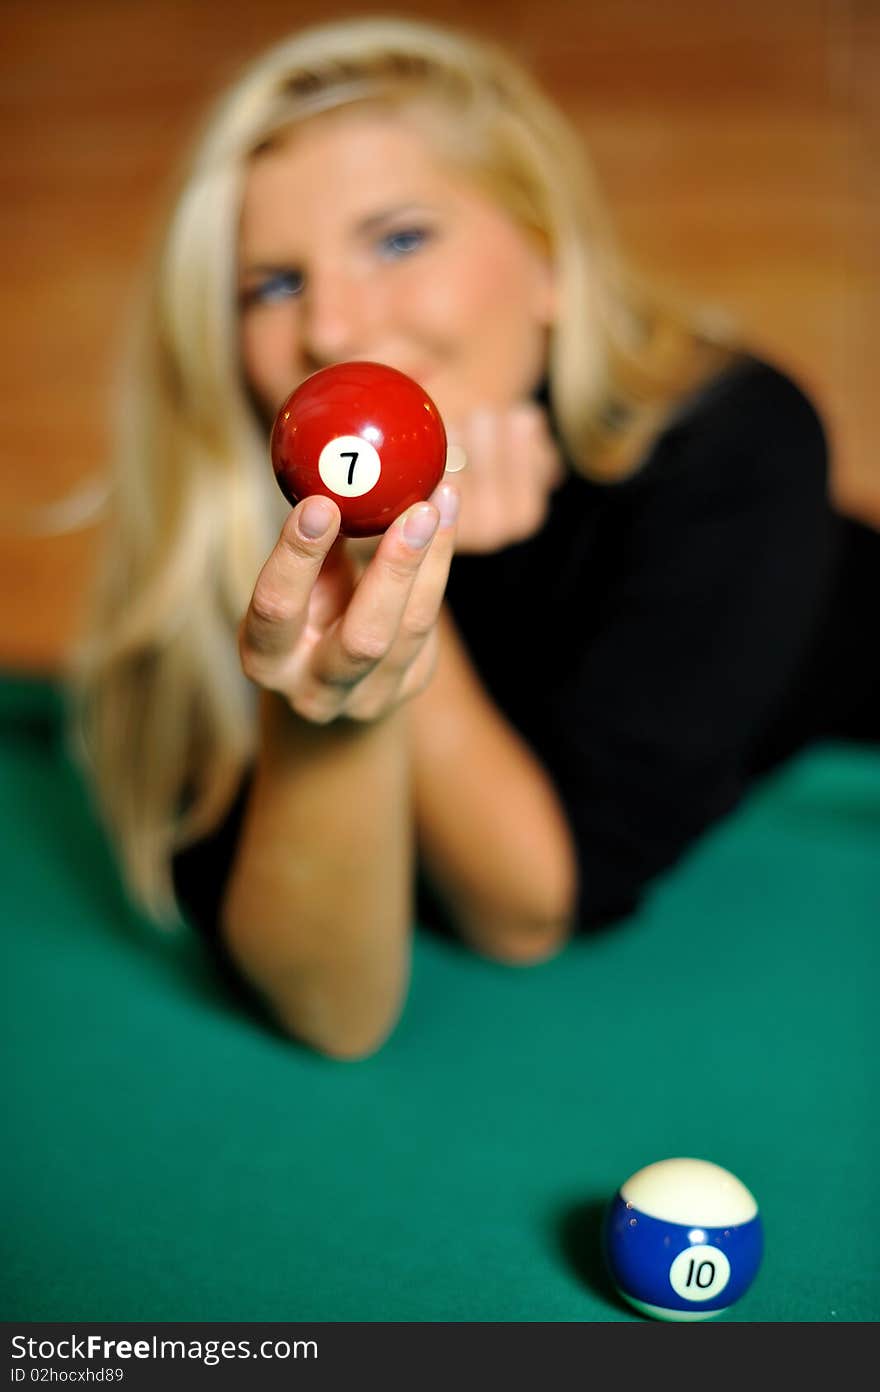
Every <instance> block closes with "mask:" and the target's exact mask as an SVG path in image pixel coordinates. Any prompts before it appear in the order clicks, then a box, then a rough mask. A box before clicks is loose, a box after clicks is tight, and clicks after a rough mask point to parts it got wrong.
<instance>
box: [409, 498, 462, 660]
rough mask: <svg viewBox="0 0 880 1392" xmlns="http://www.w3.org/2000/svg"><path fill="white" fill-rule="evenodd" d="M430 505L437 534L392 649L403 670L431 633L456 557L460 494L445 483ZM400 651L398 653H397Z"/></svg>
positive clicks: (416, 580)
mask: <svg viewBox="0 0 880 1392" xmlns="http://www.w3.org/2000/svg"><path fill="white" fill-rule="evenodd" d="M430 501H431V502H432V503H433V504H434V506H435V507H436V508H437V510H438V512H439V514H440V523H439V526H438V528H437V534H436V536H435V537H434V540H433V541H432V543H431V546H430V549H429V551H428V554H427V556H426V557H425V559H424V561H423V563H422V565H421V566H420V567H419V570H418V574H417V575H416V578H415V580H414V582H413V587H412V590H411V591H410V596H409V600H408V601H407V606H406V611H405V613H404V616H403V619H402V621H401V634H402V636H403V637H404V638H405V640H406V642H405V646H403V647H401V643H400V639H398V643H397V645H396V647H395V657H396V658H397V660H398V661H399V662H400V663H401V665H402V666H406V665H408V663H409V662H411V661H412V658H413V654H414V651H415V650H416V649H417V648H418V647H419V646H420V645H421V644H422V643H424V641H425V638H426V637H427V635H428V634H429V633H430V631H431V630H432V629H433V627H434V625H435V624H436V622H437V616H438V614H439V613H440V607H441V605H442V603H443V595H444V592H445V590H446V582H447V580H448V579H449V567H450V565H451V564H452V557H453V556H454V554H455V534H456V524H457V521H458V512H459V507H460V504H461V494H460V492H459V490H458V488H457V486H456V485H455V484H453V483H450V482H449V481H448V480H446V481H444V482H442V483H440V484H439V486H438V487H437V488H436V489H435V490H434V492H433V493H432V494H431V498H430ZM398 649H400V651H398Z"/></svg>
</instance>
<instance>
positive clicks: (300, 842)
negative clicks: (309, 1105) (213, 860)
mask: <svg viewBox="0 0 880 1392" xmlns="http://www.w3.org/2000/svg"><path fill="white" fill-rule="evenodd" d="M260 699H261V707H260V753H259V757H258V761H257V767H256V772H255V777H254V782H253V787H252V790H251V793H250V797H249V801H248V806H247V810H246V813H245V818H244V824H243V827H242V833H241V838H240V841H239V847H238V851H237V854H236V858H235V863H234V866H233V869H232V874H231V876H230V881H229V885H228V888H227V893H226V897H225V900H224V904H223V914H222V933H223V936H224V939H225V942H226V945H227V947H228V949H229V952H230V954H231V955H232V957H233V958H234V960H235V961H236V962H237V963H238V965H239V967H240V969H241V970H242V972H243V973H244V975H245V976H246V978H247V979H248V980H249V981H250V982H251V983H252V984H253V985H254V986H255V987H256V988H257V990H258V991H259V992H260V993H261V994H262V995H263V996H264V997H265V998H266V999H267V1001H268V1003H269V1005H270V1007H271V1009H272V1011H273V1014H274V1015H275V1016H276V1017H277V1019H278V1021H279V1023H280V1024H281V1025H282V1027H283V1028H285V1029H286V1030H287V1031H288V1032H289V1033H291V1034H294V1035H296V1036H297V1037H298V1038H301V1039H303V1040H304V1042H306V1043H308V1044H310V1045H312V1047H314V1048H317V1049H319V1050H321V1051H322V1052H324V1053H327V1054H330V1055H333V1056H335V1057H339V1058H354V1057H359V1056H363V1055H364V1054H367V1053H370V1052H372V1051H373V1050H375V1049H376V1048H378V1047H379V1045H380V1044H381V1043H382V1042H383V1040H384V1039H385V1037H386V1036H387V1035H388V1034H389V1032H390V1031H391V1029H392V1028H393V1026H394V1024H395V1023H396V1021H397V1018H398V1015H399V1013H400V1010H401V1008H402V1005H403V1002H404V999H405V995H406V989H407V983H408V979H409V955H410V925H411V921H412V903H411V898H412V875H413V871H412V859H413V848H412V835H411V815H412V814H411V806H410V787H409V767H408V751H407V746H406V730H405V723H404V721H405V717H404V713H403V710H402V709H398V710H396V711H392V712H391V713H390V714H389V715H387V716H385V717H384V718H383V719H381V720H377V721H375V722H365V723H355V722H347V721H338V720H337V721H334V722H333V723H332V724H328V725H314V724H311V723H309V722H308V721H306V720H303V719H301V718H300V717H299V716H298V715H296V714H295V713H294V712H293V711H292V710H291V709H290V707H289V706H288V705H287V703H286V702H285V701H284V700H283V698H281V697H279V696H277V695H276V694H274V693H272V692H263V693H261V698H260Z"/></svg>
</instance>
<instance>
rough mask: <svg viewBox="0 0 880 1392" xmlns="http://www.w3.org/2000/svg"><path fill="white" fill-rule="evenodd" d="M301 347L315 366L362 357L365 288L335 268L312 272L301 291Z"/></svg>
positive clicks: (367, 320)
mask: <svg viewBox="0 0 880 1392" xmlns="http://www.w3.org/2000/svg"><path fill="white" fill-rule="evenodd" d="M302 307H303V316H302V321H301V322H302V333H303V348H304V350H305V353H306V355H307V356H308V358H309V359H310V360H311V362H312V363H313V364H314V366H315V367H316V368H318V367H327V366H329V365H330V364H331V363H336V362H346V361H348V360H349V359H350V358H354V357H358V356H363V353H364V349H365V347H366V344H367V339H368V336H369V332H370V328H371V323H372V317H373V315H372V306H371V304H370V297H369V293H368V290H367V288H366V287H365V286H364V285H363V284H360V283H359V282H358V281H357V279H356V278H355V277H353V276H350V275H346V274H345V272H343V271H340V270H338V269H334V270H323V271H321V272H319V273H313V274H312V276H311V277H310V278H309V281H308V283H307V285H306V288H305V292H304V294H303V301H302Z"/></svg>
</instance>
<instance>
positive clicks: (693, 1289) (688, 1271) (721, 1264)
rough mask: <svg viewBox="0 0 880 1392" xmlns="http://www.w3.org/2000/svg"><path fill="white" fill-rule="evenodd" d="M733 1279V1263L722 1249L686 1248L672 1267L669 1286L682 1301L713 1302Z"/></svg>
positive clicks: (705, 1247)
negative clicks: (731, 1275)
mask: <svg viewBox="0 0 880 1392" xmlns="http://www.w3.org/2000/svg"><path fill="white" fill-rule="evenodd" d="M729 1280H730V1262H729V1261H728V1260H727V1257H726V1256H725V1254H724V1253H723V1252H722V1251H721V1249H720V1247H708V1246H703V1247H685V1249H684V1251H683V1252H679V1254H678V1256H677V1257H676V1258H675V1261H674V1262H673V1263H672V1265H671V1266H670V1268H669V1284H670V1285H671V1286H672V1289H673V1290H674V1291H675V1294H676V1295H680V1296H681V1298H682V1300H710V1299H711V1298H712V1296H713V1295H718V1294H719V1293H720V1292H721V1291H723V1290H724V1287H725V1286H726V1285H727V1283H728V1281H729Z"/></svg>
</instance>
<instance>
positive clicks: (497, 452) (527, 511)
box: [447, 402, 565, 552]
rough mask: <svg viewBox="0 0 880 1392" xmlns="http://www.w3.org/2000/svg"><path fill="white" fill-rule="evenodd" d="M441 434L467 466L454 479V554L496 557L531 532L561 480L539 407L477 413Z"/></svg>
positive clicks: (520, 405)
mask: <svg viewBox="0 0 880 1392" xmlns="http://www.w3.org/2000/svg"><path fill="white" fill-rule="evenodd" d="M447 434H448V437H449V442H450V444H451V445H452V446H454V447H458V448H459V449H461V450H462V451H463V453H464V455H465V458H466V460H467V466H466V467H465V468H464V469H463V470H462V472H461V473H456V474H455V482H456V485H457V486H458V488H459V490H460V492H461V517H460V520H459V524H458V531H457V534H456V550H457V551H461V552H468V551H470V552H486V551H500V550H501V549H502V547H505V546H510V545H511V544H512V543H514V542H517V541H525V540H526V538H527V537H530V536H532V535H533V534H534V533H535V532H537V531H538V529H539V528H540V527H541V525H542V523H543V521H544V518H545V517H546V515H547V508H548V505H549V500H550V494H551V493H552V492H553V490H554V489H555V488H558V486H559V484H560V483H562V481H563V479H564V477H565V470H564V468H563V464H562V461H561V459H560V456H559V451H558V450H557V448H556V445H555V443H554V441H553V439H552V437H551V435H550V430H549V428H548V424H547V418H546V416H545V414H544V412H543V410H542V409H541V407H540V406H538V405H536V404H534V403H533V402H522V403H518V404H517V405H515V406H512V407H510V408H509V409H507V410H504V411H498V410H493V409H490V408H488V407H486V408H481V409H480V410H478V411H475V412H473V414H472V415H470V416H469V417H468V418H467V420H466V421H464V422H463V423H461V424H460V425H455V424H451V425H450V426H449V428H448V430H447Z"/></svg>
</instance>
